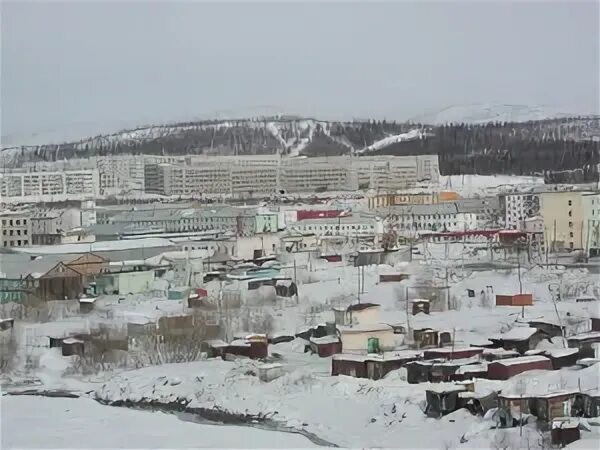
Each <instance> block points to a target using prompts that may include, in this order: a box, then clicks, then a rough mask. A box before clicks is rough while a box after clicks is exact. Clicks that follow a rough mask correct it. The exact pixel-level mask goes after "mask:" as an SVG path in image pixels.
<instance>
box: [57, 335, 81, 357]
mask: <svg viewBox="0 0 600 450" xmlns="http://www.w3.org/2000/svg"><path fill="white" fill-rule="evenodd" d="M61 347H62V355H63V356H73V355H83V347H84V343H83V341H82V340H81V339H75V338H66V339H63V340H62V345H61Z"/></svg>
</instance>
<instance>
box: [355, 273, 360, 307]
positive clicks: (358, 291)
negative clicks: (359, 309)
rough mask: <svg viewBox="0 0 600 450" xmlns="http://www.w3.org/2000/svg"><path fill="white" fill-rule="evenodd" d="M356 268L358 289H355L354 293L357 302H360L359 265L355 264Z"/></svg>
mask: <svg viewBox="0 0 600 450" xmlns="http://www.w3.org/2000/svg"><path fill="white" fill-rule="evenodd" d="M356 268H357V269H358V277H357V278H358V290H357V291H356V295H357V298H358V303H360V266H356Z"/></svg>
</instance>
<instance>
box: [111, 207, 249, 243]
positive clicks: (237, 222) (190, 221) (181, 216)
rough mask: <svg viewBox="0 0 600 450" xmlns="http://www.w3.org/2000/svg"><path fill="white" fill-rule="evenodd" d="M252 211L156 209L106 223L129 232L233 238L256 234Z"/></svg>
mask: <svg viewBox="0 0 600 450" xmlns="http://www.w3.org/2000/svg"><path fill="white" fill-rule="evenodd" d="M255 216H256V209H254V208H234V207H230V206H214V207H210V208H201V209H192V208H184V209H182V208H159V209H142V210H133V211H125V212H122V213H120V214H117V215H115V216H113V217H111V218H110V223H112V224H119V225H122V226H124V227H125V226H126V227H127V228H128V230H129V231H130V232H136V231H140V232H141V231H144V232H163V233H186V232H199V231H216V232H220V233H226V232H230V233H234V234H236V235H237V236H253V235H254V234H256V232H257V228H256V227H257V221H256V218H255Z"/></svg>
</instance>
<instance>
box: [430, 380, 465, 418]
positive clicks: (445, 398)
mask: <svg viewBox="0 0 600 450" xmlns="http://www.w3.org/2000/svg"><path fill="white" fill-rule="evenodd" d="M464 391H465V387H464V386H460V385H456V386H450V387H444V388H441V389H427V390H426V391H425V399H426V406H425V414H427V417H433V418H436V419H437V418H440V417H442V416H445V415H446V414H450V413H452V412H454V411H457V410H458V409H460V408H461V406H460V402H459V393H461V392H464Z"/></svg>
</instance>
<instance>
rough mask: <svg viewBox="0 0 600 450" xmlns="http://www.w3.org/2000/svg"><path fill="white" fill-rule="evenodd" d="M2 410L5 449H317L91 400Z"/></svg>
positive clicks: (34, 402)
mask: <svg viewBox="0 0 600 450" xmlns="http://www.w3.org/2000/svg"><path fill="white" fill-rule="evenodd" d="M0 406H1V423H0V425H1V428H0V435H1V438H2V439H1V447H2V448H4V449H12V448H62V449H65V448H201V447H202V448H307V447H315V445H314V444H313V443H312V442H310V441H309V440H308V439H307V438H305V437H303V436H301V435H298V434H291V433H282V432H276V431H264V430H258V429H255V428H250V427H241V426H230V425H228V426H220V425H206V424H198V423H192V422H185V421H182V420H180V419H179V418H178V417H176V416H175V415H172V414H165V413H161V412H147V411H136V410H131V409H126V408H116V407H111V406H103V405H101V404H99V403H97V402H95V401H93V400H91V399H88V398H78V399H71V398H47V397H34V396H4V397H1V398H0Z"/></svg>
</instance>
